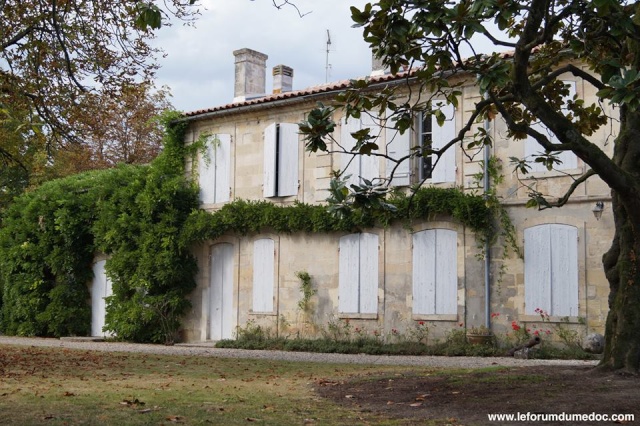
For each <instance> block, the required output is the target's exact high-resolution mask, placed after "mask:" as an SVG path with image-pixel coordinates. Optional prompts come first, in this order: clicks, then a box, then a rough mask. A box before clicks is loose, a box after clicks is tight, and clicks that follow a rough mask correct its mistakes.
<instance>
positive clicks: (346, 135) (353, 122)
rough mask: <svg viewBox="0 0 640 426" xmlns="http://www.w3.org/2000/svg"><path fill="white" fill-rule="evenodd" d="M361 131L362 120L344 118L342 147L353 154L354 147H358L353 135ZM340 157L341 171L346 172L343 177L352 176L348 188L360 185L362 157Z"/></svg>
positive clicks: (341, 129)
mask: <svg viewBox="0 0 640 426" xmlns="http://www.w3.org/2000/svg"><path fill="white" fill-rule="evenodd" d="M358 130H360V120H357V119H355V118H351V119H349V120H348V121H347V120H346V118H345V117H343V118H342V126H340V145H341V146H342V147H343V148H344V149H345V150H346V151H348V152H351V150H352V149H353V147H354V146H356V140H355V139H354V138H353V136H351V133H354V132H357V131H358ZM339 155H340V165H341V167H340V169H341V170H343V171H344V173H343V174H342V176H348V175H350V177H349V179H348V180H347V187H350V186H351V185H352V184H358V183H359V182H360V157H359V156H355V157H354V156H352V155H350V154H339Z"/></svg>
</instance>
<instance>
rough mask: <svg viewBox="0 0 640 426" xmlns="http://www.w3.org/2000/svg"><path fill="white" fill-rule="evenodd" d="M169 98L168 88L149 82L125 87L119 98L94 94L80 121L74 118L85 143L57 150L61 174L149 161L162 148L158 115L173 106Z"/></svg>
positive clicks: (57, 165)
mask: <svg viewBox="0 0 640 426" xmlns="http://www.w3.org/2000/svg"><path fill="white" fill-rule="evenodd" d="M169 97H170V94H169V91H168V89H167V88H160V89H157V90H156V89H153V88H152V87H151V86H150V85H149V84H146V83H143V84H136V85H128V86H126V87H124V88H123V89H122V90H121V96H120V97H119V98H117V99H114V98H111V97H108V96H107V97H105V96H93V97H92V99H91V101H90V102H87V104H88V105H87V109H86V110H85V111H83V116H82V117H80V118H79V120H78V122H75V121H72V123H73V124H74V127H76V128H77V129H78V131H79V132H81V133H82V134H84V135H86V136H85V138H84V139H85V143H83V144H76V145H73V146H68V147H66V148H65V149H60V150H58V151H56V153H55V155H54V158H53V163H54V164H53V165H54V166H55V167H56V168H57V170H58V174H59V175H68V174H72V173H77V172H81V171H85V170H94V169H105V168H110V167H114V166H115V165H117V164H118V163H126V164H146V163H150V162H151V160H153V159H154V158H155V157H156V156H157V155H158V154H159V153H160V150H161V149H162V139H163V136H164V128H163V126H162V124H161V122H160V119H159V117H160V116H161V115H162V114H163V112H164V111H167V110H170V109H171V108H172V107H171V102H170V101H169ZM88 117H91V121H89V122H87V121H86V120H87V118H88Z"/></svg>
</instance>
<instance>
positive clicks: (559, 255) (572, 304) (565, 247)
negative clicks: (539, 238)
mask: <svg viewBox="0 0 640 426" xmlns="http://www.w3.org/2000/svg"><path fill="white" fill-rule="evenodd" d="M549 227H550V230H551V231H550V244H549V245H550V247H551V280H550V282H551V313H552V315H558V316H578V229H577V228H576V227H574V226H569V225H550V226H549Z"/></svg>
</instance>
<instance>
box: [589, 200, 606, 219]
mask: <svg viewBox="0 0 640 426" xmlns="http://www.w3.org/2000/svg"><path fill="white" fill-rule="evenodd" d="M603 210H604V203H603V202H602V201H596V205H595V206H593V208H592V209H591V211H592V212H593V215H594V216H595V217H596V220H600V218H601V217H602V211H603Z"/></svg>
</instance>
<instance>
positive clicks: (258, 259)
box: [253, 238, 275, 312]
mask: <svg viewBox="0 0 640 426" xmlns="http://www.w3.org/2000/svg"><path fill="white" fill-rule="evenodd" d="M274 247H275V246H274V242H273V240H272V239H270V238H263V239H260V240H256V241H255V242H254V243H253V311H254V312H273V294H274V292H273V288H274V255H275V251H274Z"/></svg>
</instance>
